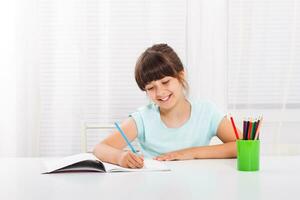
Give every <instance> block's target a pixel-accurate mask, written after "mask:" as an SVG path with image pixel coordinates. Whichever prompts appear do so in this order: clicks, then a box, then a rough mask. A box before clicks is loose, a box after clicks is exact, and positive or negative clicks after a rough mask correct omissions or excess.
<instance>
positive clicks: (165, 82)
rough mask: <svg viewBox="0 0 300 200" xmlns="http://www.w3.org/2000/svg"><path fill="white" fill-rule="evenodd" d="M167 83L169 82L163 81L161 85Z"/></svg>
mask: <svg viewBox="0 0 300 200" xmlns="http://www.w3.org/2000/svg"><path fill="white" fill-rule="evenodd" d="M169 81H170V80H167V81H163V82H162V84H167V83H169Z"/></svg>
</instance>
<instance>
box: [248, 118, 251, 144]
mask: <svg viewBox="0 0 300 200" xmlns="http://www.w3.org/2000/svg"><path fill="white" fill-rule="evenodd" d="M251 130H252V119H251V118H250V120H249V127H248V135H247V137H248V140H251Z"/></svg>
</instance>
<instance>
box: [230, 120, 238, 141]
mask: <svg viewBox="0 0 300 200" xmlns="http://www.w3.org/2000/svg"><path fill="white" fill-rule="evenodd" d="M230 121H231V124H232V127H233V130H234V133H235V137H236V139H237V140H239V139H240V138H239V134H238V132H237V130H236V127H235V124H234V121H233V118H232V116H230Z"/></svg>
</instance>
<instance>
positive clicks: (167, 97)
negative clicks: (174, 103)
mask: <svg viewBox="0 0 300 200" xmlns="http://www.w3.org/2000/svg"><path fill="white" fill-rule="evenodd" d="M171 95H172V94H170V95H168V96H166V97H164V98H161V99H159V100H160V101H162V102H166V101H168V100H169V99H170V98H171Z"/></svg>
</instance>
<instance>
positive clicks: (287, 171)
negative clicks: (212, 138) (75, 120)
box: [0, 156, 300, 200]
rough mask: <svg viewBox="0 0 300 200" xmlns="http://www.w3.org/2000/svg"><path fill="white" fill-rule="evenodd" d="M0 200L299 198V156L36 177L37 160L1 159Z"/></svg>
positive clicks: (255, 199)
mask: <svg viewBox="0 0 300 200" xmlns="http://www.w3.org/2000/svg"><path fill="white" fill-rule="evenodd" d="M0 163H1V165H0V191H1V192H0V199H1V200H9V199H22V200H48V199H63V200H64V199H72V200H77V199H78V200H79V199H80V200H85V199H86V200H91V199H99V200H102V199H126V200H127V199H128V200H135V199H138V200H147V199H149V200H155V199H164V200H165V199H174V200H175V199H197V200H201V199H203V200H208V199H216V200H217V199H218V200H223V199H224V200H227V199H230V200H232V199H250V200H257V199H270V200H274V199H300V156H288V157H262V158H261V170H260V171H259V172H239V171H237V170H236V159H228V160H191V161H173V162H166V164H167V165H169V167H170V168H171V171H170V172H142V173H141V172H131V173H112V174H104V173H67V174H66V173H64V174H48V175H43V174H40V164H41V158H0Z"/></svg>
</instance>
